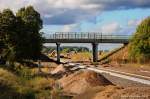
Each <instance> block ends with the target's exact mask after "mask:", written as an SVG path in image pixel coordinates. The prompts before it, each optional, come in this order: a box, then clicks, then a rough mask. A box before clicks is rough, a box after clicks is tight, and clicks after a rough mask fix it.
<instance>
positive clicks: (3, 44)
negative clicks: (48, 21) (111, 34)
mask: <svg viewBox="0 0 150 99" xmlns="http://www.w3.org/2000/svg"><path fill="white" fill-rule="evenodd" d="M42 26H43V22H42V19H41V16H40V14H39V13H38V12H37V11H36V10H35V9H34V8H33V7H32V6H28V7H26V8H25V7H24V8H21V9H19V10H18V11H17V12H16V13H15V14H14V13H13V11H11V10H10V9H4V10H3V11H1V12H0V57H1V59H4V60H7V61H9V62H14V61H22V60H28V59H37V58H38V56H39V55H40V54H41V50H42V40H43V38H42V34H41V33H40V30H41V29H42Z"/></svg>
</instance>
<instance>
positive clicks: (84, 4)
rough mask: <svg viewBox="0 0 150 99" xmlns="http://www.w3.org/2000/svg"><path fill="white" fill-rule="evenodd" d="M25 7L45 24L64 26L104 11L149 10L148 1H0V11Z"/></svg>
mask: <svg viewBox="0 0 150 99" xmlns="http://www.w3.org/2000/svg"><path fill="white" fill-rule="evenodd" d="M27 5H33V6H34V7H35V9H37V10H38V11H39V12H40V13H41V15H42V17H43V19H44V22H45V24H56V25H58V24H61V25H63V24H64V25H66V24H76V23H78V22H79V21H83V20H89V19H91V18H92V17H93V16H96V15H97V14H99V13H101V12H103V11H106V10H118V9H132V8H150V0H0V10H2V9H4V8H10V9H13V10H14V11H16V10H17V9H19V8H21V7H24V6H27ZM64 15H65V16H69V17H70V19H69V21H70V22H66V21H68V20H65V19H64V18H65V17H62V16H64ZM55 18H56V19H55ZM51 19H53V20H58V22H51ZM60 20H64V21H60ZM59 22H60V23H59Z"/></svg>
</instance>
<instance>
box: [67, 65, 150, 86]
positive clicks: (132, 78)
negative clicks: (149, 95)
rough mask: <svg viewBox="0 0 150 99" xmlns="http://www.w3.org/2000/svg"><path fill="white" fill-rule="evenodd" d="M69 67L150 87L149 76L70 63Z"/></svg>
mask: <svg viewBox="0 0 150 99" xmlns="http://www.w3.org/2000/svg"><path fill="white" fill-rule="evenodd" d="M68 65H72V66H75V67H78V68H80V69H87V70H91V71H94V72H97V73H100V74H104V75H106V76H112V77H116V79H117V78H118V79H123V80H124V81H125V80H128V83H130V82H135V83H140V84H144V85H148V86H150V77H148V76H142V75H137V74H132V73H126V72H121V71H116V70H110V69H104V68H96V67H88V66H86V65H81V64H80V63H68ZM108 78H111V77H108Z"/></svg>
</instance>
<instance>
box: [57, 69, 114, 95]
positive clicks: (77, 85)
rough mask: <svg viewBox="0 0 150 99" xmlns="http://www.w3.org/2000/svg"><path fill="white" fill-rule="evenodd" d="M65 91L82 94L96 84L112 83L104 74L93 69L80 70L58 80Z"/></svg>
mask: <svg viewBox="0 0 150 99" xmlns="http://www.w3.org/2000/svg"><path fill="white" fill-rule="evenodd" d="M58 82H59V83H60V85H61V87H62V88H63V91H64V92H65V93H72V94H80V93H83V92H85V91H86V90H88V89H90V88H92V87H96V86H106V85H112V83H111V82H110V81H108V80H107V79H106V78H105V77H103V76H102V75H99V74H98V73H95V72H92V71H85V70H80V71H77V72H75V73H73V74H71V75H69V76H64V77H63V78H61V79H60V80H59V81H58Z"/></svg>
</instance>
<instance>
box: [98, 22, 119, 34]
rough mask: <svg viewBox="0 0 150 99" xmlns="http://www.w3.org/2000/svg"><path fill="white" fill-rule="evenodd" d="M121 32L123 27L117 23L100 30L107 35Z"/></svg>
mask: <svg viewBox="0 0 150 99" xmlns="http://www.w3.org/2000/svg"><path fill="white" fill-rule="evenodd" d="M120 30H121V26H120V25H119V23H117V22H112V23H108V24H105V25H103V26H102V27H101V28H100V31H101V32H102V33H106V34H110V33H115V32H118V31H120Z"/></svg>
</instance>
